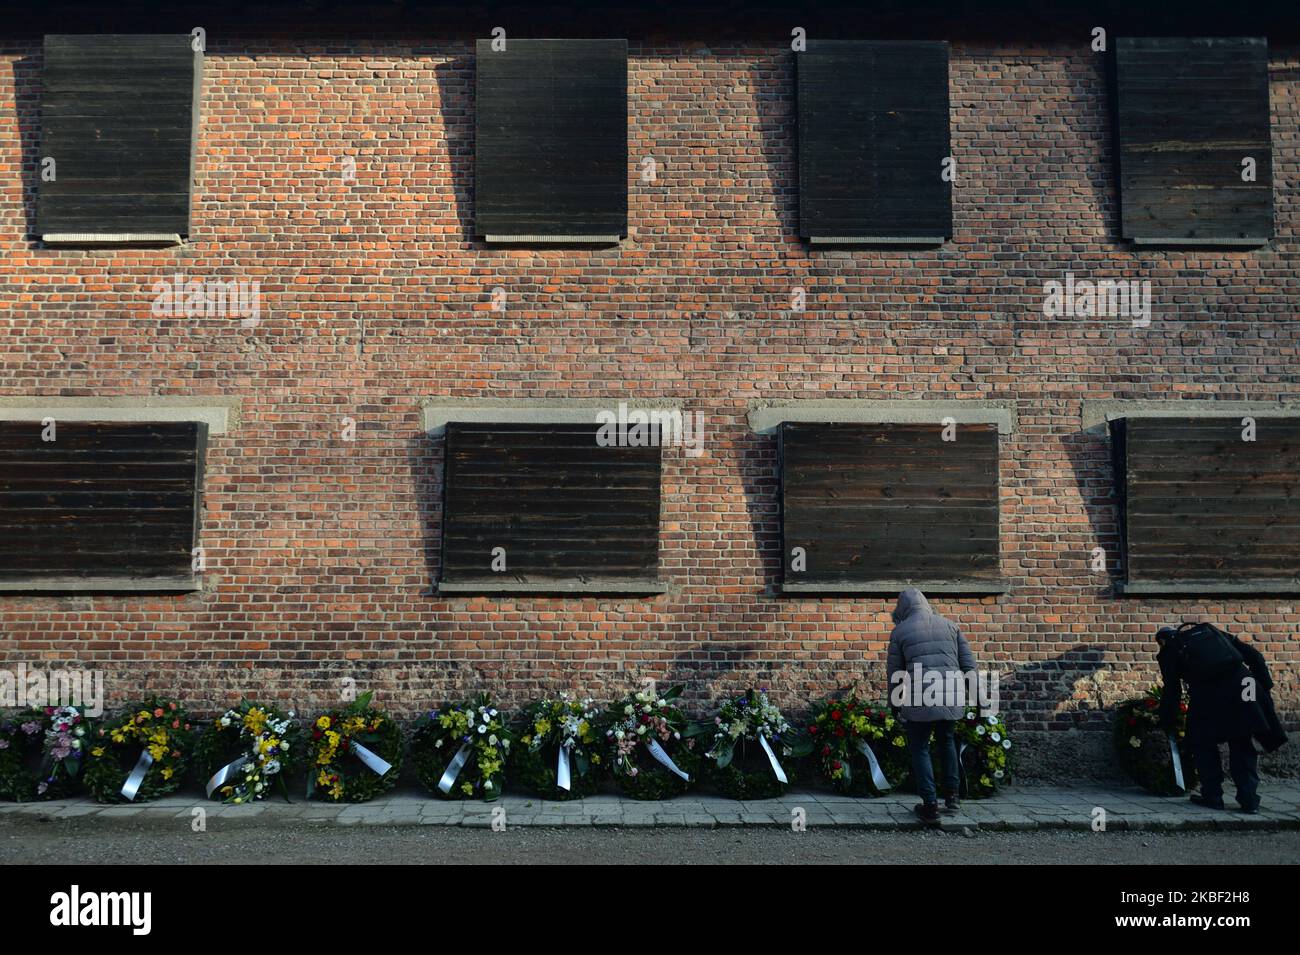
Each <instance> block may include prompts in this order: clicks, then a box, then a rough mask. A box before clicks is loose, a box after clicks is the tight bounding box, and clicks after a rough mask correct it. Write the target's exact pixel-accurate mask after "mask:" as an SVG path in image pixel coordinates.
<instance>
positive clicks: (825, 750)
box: [822, 746, 831, 756]
mask: <svg viewBox="0 0 1300 955" xmlns="http://www.w3.org/2000/svg"><path fill="white" fill-rule="evenodd" d="M830 754H831V748H830V747H829V746H823V747H822V755H823V756H829V755H830Z"/></svg>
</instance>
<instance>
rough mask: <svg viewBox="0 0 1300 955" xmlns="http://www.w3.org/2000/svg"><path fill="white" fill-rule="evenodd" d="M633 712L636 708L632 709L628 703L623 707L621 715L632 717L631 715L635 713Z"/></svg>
mask: <svg viewBox="0 0 1300 955" xmlns="http://www.w3.org/2000/svg"><path fill="white" fill-rule="evenodd" d="M635 712H636V707H634V706H633V705H632V704H631V703H629V704H628V705H627V706H625V707H623V715H624V716H631V715H632V714H633V713H635Z"/></svg>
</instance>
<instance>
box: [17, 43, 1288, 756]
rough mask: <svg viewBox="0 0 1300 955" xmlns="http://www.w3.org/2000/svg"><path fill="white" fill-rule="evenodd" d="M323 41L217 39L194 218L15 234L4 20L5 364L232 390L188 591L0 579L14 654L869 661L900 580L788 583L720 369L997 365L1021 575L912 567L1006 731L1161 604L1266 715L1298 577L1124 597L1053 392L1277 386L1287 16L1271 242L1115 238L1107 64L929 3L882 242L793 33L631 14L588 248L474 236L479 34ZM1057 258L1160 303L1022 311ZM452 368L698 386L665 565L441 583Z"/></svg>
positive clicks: (767, 485)
mask: <svg viewBox="0 0 1300 955" xmlns="http://www.w3.org/2000/svg"><path fill="white" fill-rule="evenodd" d="M342 48H344V49H347V50H349V52H346V53H339V52H337V51H338V50H339V49H340V44H339V42H338V41H328V43H327V42H326V41H323V40H322V41H319V42H311V41H302V40H285V41H278V40H277V41H267V40H258V39H256V38H238V37H221V38H216V37H214V38H213V39H212V40H211V43H210V46H209V51H208V55H207V58H206V62H205V65H204V86H203V103H202V113H203V120H202V128H201V133H200V137H199V146H198V154H197V166H196V177H197V185H196V187H195V190H194V196H195V213H194V226H193V237H192V241H191V242H190V243H189V244H188V245H186V246H185V247H183V248H180V249H169V250H128V251H85V250H75V251H74V250H50V249H44V248H40V247H39V246H38V245H36V244H34V243H32V242H29V241H27V240H26V238H25V236H26V234H27V232H28V229H29V216H30V213H31V199H32V194H33V192H34V183H35V180H36V171H35V170H36V162H37V158H38V135H39V117H38V103H39V83H40V47H39V40H36V41H33V42H20V43H15V42H13V41H10V42H9V43H7V44H4V45H0V60H3V64H4V65H3V68H0V253H2V254H3V260H4V261H5V263H6V266H7V267H6V268H5V270H4V273H3V275H2V276H0V335H3V345H2V346H0V347H2V349H3V352H2V354H0V369H2V371H0V394H3V395H102V396H109V395H115V396H127V395H134V396H146V395H185V396H202V395H209V396H234V397H238V398H239V399H240V401H241V402H242V425H241V426H240V427H239V428H238V429H237V430H234V431H232V432H231V433H228V434H225V435H220V436H216V437H214V438H213V439H212V440H211V442H210V451H209V457H208V467H207V479H206V488H205V498H206V512H205V515H204V521H203V533H202V543H203V544H204V546H205V547H206V550H207V556H208V561H209V570H208V574H209V575H210V576H211V577H212V578H214V579H215V584H214V585H213V586H212V587H211V589H210V590H208V591H207V592H204V593H199V594H193V595H186V596H151V597H121V596H93V597H92V596H79V597H49V596H45V597H19V596H3V597H0V629H2V630H3V634H4V636H3V638H2V639H0V665H13V664H15V663H16V662H17V661H27V662H29V663H37V662H43V665H45V666H50V665H53V662H54V661H77V662H79V663H81V664H84V665H86V666H94V667H97V668H102V669H105V670H107V671H108V672H109V677H110V681H109V691H110V694H111V697H112V699H113V700H114V701H118V700H123V699H125V698H129V697H133V696H136V695H138V694H139V693H140V692H141V691H142V690H143V689H145V688H149V689H156V690H159V691H177V690H179V692H180V693H181V694H182V695H183V696H184V697H186V698H187V699H189V700H191V701H192V702H193V703H194V704H195V705H196V706H198V707H199V708H201V709H205V710H211V709H213V708H215V707H217V706H218V705H220V704H223V703H225V702H226V701H228V700H234V699H236V698H237V697H238V696H239V694H240V693H241V692H249V693H257V694H261V695H268V696H270V695H274V696H279V697H281V698H283V699H285V700H287V701H291V702H294V703H296V704H298V705H299V706H300V707H303V708H308V709H310V708H313V707H314V706H316V705H320V704H322V703H324V702H325V701H326V700H333V699H334V691H335V687H336V686H337V682H336V681H337V680H338V679H339V678H342V677H353V678H355V679H356V680H357V681H358V682H359V683H360V684H361V685H363V686H370V687H374V688H376V689H377V690H378V693H379V697H380V699H381V701H382V702H384V703H385V704H386V705H388V706H390V707H393V708H394V709H397V710H400V711H403V712H412V711H415V710H417V709H420V708H422V707H425V706H428V705H430V704H434V703H436V702H440V701H441V700H442V698H443V697H445V696H446V695H447V694H455V693H459V692H461V691H465V690H470V689H477V688H480V687H482V688H490V689H493V690H495V691H497V692H498V693H499V694H500V695H501V697H502V699H503V701H504V702H505V703H507V704H515V703H520V702H523V701H525V700H527V699H528V698H530V697H533V696H535V695H537V694H539V693H540V692H542V691H543V690H555V689H563V688H570V689H574V690H577V691H579V692H584V693H589V694H592V695H595V696H602V695H606V694H613V693H615V692H618V691H619V690H620V689H621V688H622V687H624V686H626V685H627V684H628V683H629V682H631V681H634V680H637V679H639V678H641V677H653V678H657V679H659V680H661V681H679V680H680V681H684V682H686V683H687V684H688V686H689V691H690V699H691V700H692V702H693V704H694V705H695V706H697V707H701V708H702V707H703V706H704V705H705V703H706V700H707V699H708V698H709V697H714V696H716V695H718V694H720V693H723V692H725V691H727V690H730V689H733V688H737V687H741V686H744V685H747V684H750V683H758V684H762V685H767V686H770V687H771V688H772V690H773V692H774V694H775V695H776V697H777V699H778V701H779V702H780V703H782V704H784V705H786V706H789V707H791V708H798V707H799V705H800V704H802V703H803V702H804V701H806V700H808V699H809V698H810V697H812V696H814V695H817V694H821V693H824V692H826V691H829V690H831V689H833V688H835V687H836V686H839V685H843V684H848V683H852V682H854V681H866V682H868V683H873V684H875V685H876V688H877V690H879V689H880V682H881V678H882V673H881V669H882V662H883V658H884V647H885V642H886V639H887V636H888V632H889V617H888V610H889V607H890V602H889V601H887V600H885V599H883V598H875V597H862V598H853V599H833V598H813V597H809V598H806V599H803V598H799V599H795V598H789V597H781V596H779V595H777V594H776V593H775V587H774V585H775V583H776V581H777V579H778V575H779V569H780V561H779V555H778V553H777V550H776V548H777V547H778V542H779V526H778V524H777V521H776V489H777V478H776V474H775V457H774V450H775V449H774V446H773V442H772V440H771V439H770V438H765V437H760V436H756V435H755V434H753V433H752V432H751V431H750V430H749V429H748V426H747V424H746V421H745V411H746V407H747V403H748V402H750V401H755V400H761V399H790V398H814V397H815V398H831V397H846V398H847V397H855V398H891V397H897V398H944V399H959V398H960V399H977V400H978V399H983V400H993V399H1012V400H1014V401H1015V402H1016V408H1017V414H1018V425H1017V430H1016V433H1015V434H1013V435H1011V436H1009V437H1008V438H1007V439H1005V440H1004V452H1003V471H1002V483H1003V515H1002V517H1003V570H1004V573H1005V574H1006V575H1007V576H1009V577H1011V578H1012V580H1013V585H1014V589H1013V591H1012V593H1011V594H1009V595H1007V596H1003V597H998V598H985V599H975V598H952V599H950V598H947V597H937V598H936V599H935V600H934V604H935V606H936V609H938V610H939V611H940V612H943V613H945V614H947V615H949V616H951V617H952V618H953V619H955V620H957V621H958V622H959V623H960V624H961V626H962V627H963V629H964V630H965V631H966V633H967V634H968V635H969V637H970V639H971V641H972V643H973V646H974V647H975V649H976V651H977V653H978V654H979V655H980V657H981V658H982V660H984V661H985V662H987V663H989V664H990V665H994V666H996V667H997V668H999V669H1000V670H1002V671H1003V672H1004V673H1005V674H1006V681H1005V688H1004V700H1003V703H1004V708H1005V709H1006V710H1007V716H1008V720H1009V722H1010V724H1011V726H1012V728H1013V731H1014V732H1015V733H1016V735H1017V737H1018V739H1019V740H1020V741H1021V743H1022V744H1023V745H1022V749H1021V751H1020V756H1021V758H1022V765H1024V766H1028V767H1029V768H1030V769H1031V770H1032V771H1033V772H1036V773H1044V774H1061V773H1064V772H1070V771H1073V770H1072V769H1071V768H1070V767H1071V764H1072V763H1073V762H1074V761H1076V760H1081V761H1082V763H1083V765H1084V767H1085V768H1086V769H1088V770H1089V771H1093V770H1103V769H1104V768H1105V766H1106V765H1107V762H1108V760H1107V755H1106V753H1107V750H1106V748H1107V746H1108V736H1107V734H1106V730H1107V727H1108V722H1107V720H1108V715H1109V708H1110V707H1112V706H1113V705H1114V704H1115V703H1116V702H1117V701H1119V700H1121V699H1123V698H1125V697H1126V696H1128V695H1131V694H1132V693H1133V692H1134V691H1135V690H1138V689H1139V688H1141V687H1143V686H1144V685H1146V684H1148V683H1150V682H1151V681H1152V680H1153V679H1154V678H1155V677H1156V670H1155V667H1154V663H1153V657H1152V652H1151V650H1152V640H1151V637H1152V634H1153V632H1154V630H1155V628H1156V627H1157V626H1158V625H1160V624H1164V623H1168V622H1175V621H1177V620H1178V619H1180V618H1181V617H1184V616H1185V617H1187V618H1200V617H1205V618H1210V619H1213V620H1216V621H1218V622H1219V623H1220V624H1222V625H1223V626H1225V627H1226V628H1228V629H1231V630H1233V631H1236V632H1238V633H1241V634H1245V635H1249V636H1250V637H1251V638H1252V639H1253V640H1255V641H1256V642H1257V644H1258V645H1259V646H1260V647H1261V648H1262V649H1263V650H1264V652H1265V653H1266V655H1267V656H1268V657H1269V659H1270V660H1271V662H1272V664H1273V667H1274V670H1275V677H1276V678H1277V680H1278V683H1279V688H1278V692H1279V695H1280V696H1281V698H1282V705H1283V708H1284V709H1285V710H1287V711H1288V712H1294V710H1295V707H1296V705H1297V698H1298V697H1300V692H1298V690H1297V671H1298V669H1300V667H1298V661H1300V652H1298V650H1297V644H1296V641H1295V637H1294V635H1295V633H1296V628H1297V624H1298V623H1300V609H1298V607H1297V601H1300V597H1298V598H1296V599H1295V600H1291V599H1264V598H1256V597H1248V598H1240V599H1237V598H1232V599H1227V598H1215V599H1210V600H1171V599H1153V600H1139V599H1117V598H1114V597H1112V596H1110V593H1109V584H1108V581H1107V580H1106V579H1105V577H1104V575H1099V574H1094V573H1092V572H1091V571H1090V570H1089V567H1088V562H1089V555H1090V552H1091V550H1092V548H1093V547H1095V546H1098V545H1099V544H1100V545H1101V546H1104V547H1106V548H1107V549H1108V550H1110V551H1111V553H1112V554H1113V553H1114V552H1115V551H1116V549H1117V546H1118V545H1117V541H1116V537H1115V526H1116V525H1115V510H1114V507H1113V505H1112V502H1111V500H1110V498H1109V497H1108V495H1109V488H1110V473H1109V460H1108V449H1107V447H1106V445H1105V443H1104V442H1103V441H1102V440H1100V439H1099V438H1097V437H1096V436H1093V435H1085V434H1083V433H1082V430H1081V423H1080V402H1081V401H1082V400H1083V399H1091V398H1143V399H1149V398H1224V399H1229V398H1230V399H1261V400H1267V399H1275V398H1278V397H1288V398H1293V399H1294V398H1295V397H1296V396H1297V385H1296V382H1295V370H1296V367H1297V344H1298V341H1300V337H1298V331H1297V325H1296V324H1295V315H1294V311H1295V306H1296V305H1297V302H1298V301H1300V279H1297V277H1296V275H1295V252H1296V248H1297V245H1296V238H1295V232H1296V228H1297V224H1298V223H1300V208H1298V207H1297V206H1298V203H1297V200H1296V199H1295V198H1294V196H1295V186H1296V184H1297V181H1300V142H1298V141H1297V139H1298V137H1297V132H1298V130H1300V126H1298V124H1297V118H1298V116H1297V112H1298V104H1297V101H1296V92H1295V84H1294V76H1295V75H1296V71H1297V70H1300V49H1288V48H1276V47H1275V48H1274V50H1273V64H1272V70H1273V73H1274V81H1273V83H1272V103H1273V120H1274V122H1273V146H1274V168H1275V196H1276V201H1277V215H1276V221H1277V239H1276V241H1275V242H1274V243H1273V244H1272V246H1271V247H1270V248H1268V249H1263V250H1255V251H1243V252H1230V253H1225V252H1221V251H1192V252H1172V251H1169V252H1149V251H1143V252H1141V253H1135V252H1133V251H1131V250H1129V249H1128V248H1126V247H1124V246H1123V245H1121V244H1120V243H1118V242H1117V241H1116V239H1115V234H1116V231H1117V208H1116V196H1115V189H1116V184H1115V177H1114V174H1113V171H1112V167H1111V156H1112V148H1113V147H1112V140H1111V134H1110V127H1109V123H1108V121H1107V113H1106V100H1105V83H1104V70H1103V67H1102V61H1101V59H1100V58H1099V57H1098V56H1096V55H1095V54H1091V53H1088V52H1085V51H1083V50H1082V49H1081V48H1069V47H1066V46H1064V45H1058V46H1053V47H1050V48H1023V47H1018V48H1008V47H999V46H992V45H965V44H962V43H960V42H954V44H953V49H952V66H951V84H952V142H953V151H954V155H955V156H956V158H957V162H958V174H959V180H958V182H957V184H956V187H955V189H954V191H953V203H954V228H955V237H954V239H953V241H952V242H950V243H948V244H947V245H945V246H944V247H943V248H942V249H939V250H922V251H907V252H900V251H884V250H863V251H853V252H824V251H819V252H810V251H809V250H808V249H807V248H806V247H805V246H804V245H803V244H802V243H801V242H800V241H799V240H798V239H797V238H796V235H795V231H796V212H797V189H796V181H795V164H794V156H795V153H794V150H795V146H796V143H795V136H794V124H793V122H792V113H791V94H792V79H793V77H792V69H791V57H790V54H789V52H788V51H787V50H784V49H782V48H779V47H778V46H777V45H775V44H774V43H767V42H766V40H765V41H764V42H763V43H759V42H757V41H756V42H755V43H753V44H752V45H748V46H728V45H721V44H718V43H717V42H715V41H713V40H711V39H710V38H708V37H700V38H699V41H698V42H680V43H675V44H674V45H672V46H664V47H653V46H647V45H645V44H643V43H640V42H637V41H636V40H635V39H633V40H632V43H631V49H630V62H629V71H630V82H629V100H630V102H629V111H630V114H631V115H630V155H629V183H630V187H629V189H630V218H629V221H630V224H631V235H630V236H629V238H628V239H627V241H626V242H624V243H623V245H622V247H621V248H618V249H611V250H595V251H593V250H589V249H544V250H536V251H519V250H499V249H492V248H486V247H484V246H483V245H482V244H481V243H478V242H475V241H473V240H472V239H471V238H470V235H471V231H472V221H473V210H472V196H471V184H472V177H473V119H474V108H473V59H472V43H471V42H466V41H465V40H464V39H463V38H460V39H456V40H445V41H443V40H438V39H437V38H432V39H431V38H428V37H425V38H422V39H420V40H419V41H418V42H407V43H402V42H395V41H389V40H374V41H360V40H353V41H350V42H349V43H348V44H347V45H346V46H344V47H342ZM346 155H353V156H355V157H356V168H357V181H356V183H355V184H353V185H347V184H344V183H343V182H342V179H341V170H342V161H343V157H344V156H346ZM647 155H651V156H654V157H655V158H656V159H657V160H658V164H659V165H658V176H657V180H656V181H655V182H653V183H644V182H642V181H640V178H639V175H638V172H639V169H640V160H641V158H642V157H644V156H647ZM1067 269H1068V270H1073V271H1074V272H1075V273H1076V275H1077V276H1079V277H1081V278H1082V277H1086V278H1126V279H1144V278H1145V279H1150V280H1151V282H1152V283H1153V306H1154V310H1155V314H1154V317H1153V320H1152V323H1151V326H1150V327H1149V328H1145V329H1133V328H1132V327H1131V326H1130V323H1129V322H1128V321H1127V320H1126V319H1073V318H1059V319H1046V318H1044V316H1043V314H1042V310H1041V306H1042V302H1043V289H1042V284H1043V282H1044V281H1046V280H1048V279H1053V278H1055V279H1061V278H1063V273H1064V272H1065V271H1066V270H1067ZM178 271H179V272H181V273H183V274H185V275H186V276H188V277H190V278H200V279H201V278H218V277H220V278H223V279H226V280H229V279H240V280H243V281H259V282H260V283H261V289H262V295H263V309H264V311H263V315H262V317H261V322H260V324H259V325H258V326H257V327H256V328H252V329H248V328H242V327H240V323H239V321H238V319H224V318H223V319H175V318H159V317H156V316H154V315H152V314H151V313H150V304H151V292H150V287H151V286H152V284H153V283H154V282H155V281H157V280H158V279H160V278H165V277H169V276H171V275H172V274H173V273H175V272H178ZM495 286H502V287H504V288H505V289H506V290H507V292H508V303H507V309H506V311H505V312H504V314H502V313H497V312H493V311H492V310H491V307H490V301H489V295H490V291H491V289H492V288H493V287H495ZM795 286H802V287H804V288H805V289H807V292H808V303H807V311H806V312H804V313H802V314H795V313H792V312H790V311H789V310H788V309H789V297H790V293H791V290H792V289H793V288H794V287H795ZM451 396H455V397H470V398H473V397H494V398H512V399H518V400H538V401H541V400H556V399H563V398H608V399H610V401H611V402H617V400H619V399H637V398H676V399H680V400H681V401H682V402H684V404H685V406H686V407H687V408H689V409H699V410H702V411H704V412H705V414H706V416H707V431H706V446H705V453H704V455H703V456H702V457H699V458H694V459H692V458H687V457H686V456H684V455H683V454H682V452H681V450H680V449H669V450H668V451H666V452H665V480H664V497H663V532H662V550H661V554H662V563H661V566H662V573H663V575H664V576H665V577H666V578H667V579H669V580H670V581H671V583H672V590H671V592H670V593H668V594H666V595H664V596H660V597H656V598H654V599H644V598H638V599H623V598H602V597H587V596H584V597H564V598H536V597H520V598H515V599H510V598H501V597H454V598H451V599H447V598H443V597H438V596H436V595H432V593H431V589H430V588H431V581H432V580H434V579H435V578H436V570H437V568H436V561H437V553H438V533H439V504H438V502H439V500H440V486H439V481H440V477H439V475H440V469H441V460H440V453H439V451H438V449H437V446H436V444H435V443H434V442H432V441H431V440H430V439H429V438H428V437H427V436H425V435H424V434H423V433H422V431H421V420H420V413H419V403H420V401H421V400H422V399H426V398H436V397H451ZM345 416H346V417H351V418H353V419H355V420H356V422H357V439H356V441H355V442H346V441H343V440H342V439H341V431H342V428H343V421H342V419H343V418H344V417H345ZM34 546H38V544H37V545H34Z"/></svg>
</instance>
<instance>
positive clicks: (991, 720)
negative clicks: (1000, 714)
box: [988, 716, 998, 726]
mask: <svg viewBox="0 0 1300 955" xmlns="http://www.w3.org/2000/svg"><path fill="white" fill-rule="evenodd" d="M988 720H989V726H997V725H998V718H997V717H996V716H990V717H989V718H988Z"/></svg>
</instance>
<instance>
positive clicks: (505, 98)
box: [474, 38, 628, 242]
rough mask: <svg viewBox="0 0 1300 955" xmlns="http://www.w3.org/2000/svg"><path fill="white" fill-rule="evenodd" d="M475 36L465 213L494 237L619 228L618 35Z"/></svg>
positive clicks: (622, 114) (623, 81)
mask: <svg viewBox="0 0 1300 955" xmlns="http://www.w3.org/2000/svg"><path fill="white" fill-rule="evenodd" d="M491 44H492V41H490V40H479V41H478V57H477V69H478V80H477V92H476V94H475V99H476V102H475V113H476V128H477V132H476V145H475V160H474V168H475V192H474V214H475V219H476V221H477V231H478V234H479V235H482V236H486V237H487V238H488V239H489V240H498V241H528V240H550V241H564V240H568V241H587V242H596V241H617V239H618V238H620V237H622V236H624V235H626V234H627V176H628V170H627V41H626V40H516V39H514V38H511V39H509V40H508V42H507V48H506V49H505V50H504V51H498V52H494V51H493V50H492V46H491Z"/></svg>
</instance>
